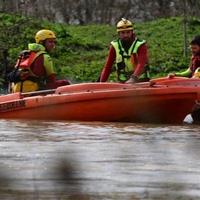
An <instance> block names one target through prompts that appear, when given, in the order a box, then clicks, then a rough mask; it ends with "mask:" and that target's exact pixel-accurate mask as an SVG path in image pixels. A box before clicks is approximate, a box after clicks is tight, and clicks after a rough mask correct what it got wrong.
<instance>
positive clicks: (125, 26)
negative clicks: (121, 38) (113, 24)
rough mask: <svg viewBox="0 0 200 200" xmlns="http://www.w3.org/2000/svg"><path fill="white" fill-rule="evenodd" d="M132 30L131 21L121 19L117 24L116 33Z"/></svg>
mask: <svg viewBox="0 0 200 200" xmlns="http://www.w3.org/2000/svg"><path fill="white" fill-rule="evenodd" d="M129 30H133V24H132V22H131V21H129V20H127V19H125V18H122V19H121V20H120V21H119V22H118V23H117V32H120V31H129Z"/></svg>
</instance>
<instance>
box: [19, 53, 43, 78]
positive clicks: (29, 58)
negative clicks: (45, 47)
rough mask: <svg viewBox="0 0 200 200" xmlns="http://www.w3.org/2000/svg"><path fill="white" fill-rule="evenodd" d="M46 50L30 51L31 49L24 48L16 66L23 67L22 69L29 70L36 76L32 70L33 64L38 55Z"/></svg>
mask: <svg viewBox="0 0 200 200" xmlns="http://www.w3.org/2000/svg"><path fill="white" fill-rule="evenodd" d="M45 53H46V52H45V51H38V52H35V51H30V50H24V51H22V52H21V53H20V55H19V58H18V60H17V62H16V65H15V68H17V69H22V70H29V71H30V73H31V75H32V76H36V75H35V74H33V72H32V71H31V65H32V64H33V62H34V61H35V60H36V58H37V57H38V56H40V55H41V54H45Z"/></svg>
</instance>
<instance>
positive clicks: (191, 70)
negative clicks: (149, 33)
mask: <svg viewBox="0 0 200 200" xmlns="http://www.w3.org/2000/svg"><path fill="white" fill-rule="evenodd" d="M190 49H191V52H192V57H191V62H190V66H189V67H188V69H186V70H185V71H183V72H177V73H170V74H169V78H173V77H175V76H182V77H189V78H200V35H197V36H195V37H194V38H193V39H192V41H191V42H190Z"/></svg>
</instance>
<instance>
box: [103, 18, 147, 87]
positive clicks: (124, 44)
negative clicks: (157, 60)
mask: <svg viewBox="0 0 200 200" xmlns="http://www.w3.org/2000/svg"><path fill="white" fill-rule="evenodd" d="M117 33H118V39H117V40H114V41H112V42H111V45H110V49H109V54H108V57H107V61H106V64H105V65H104V68H103V70H102V72H101V75H100V82H105V81H107V80H108V78H109V75H110V74H111V72H112V67H113V65H114V64H115V70H116V74H117V79H118V81H119V82H122V83H135V82H139V81H149V74H148V71H147V63H148V55H147V45H146V41H145V40H139V39H138V38H137V37H136V35H135V33H134V31H133V24H132V22H131V21H129V20H127V19H124V18H122V19H121V20H120V21H119V22H118V23H117Z"/></svg>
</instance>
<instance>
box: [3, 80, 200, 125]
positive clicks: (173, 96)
mask: <svg viewBox="0 0 200 200" xmlns="http://www.w3.org/2000/svg"><path fill="white" fill-rule="evenodd" d="M199 83H200V82H199ZM49 93H51V94H49ZM199 94H200V88H199V87H197V86H188V87H184V86H180V85H178V86H177V85H164V84H163V85H162V84H160V83H158V84H157V83H156V84H152V85H151V83H150V84H149V83H145V84H134V85H131V84H120V83H83V84H74V85H69V86H63V87H59V88H57V89H56V90H50V91H36V92H32V93H31V92H30V93H14V94H8V95H3V96H0V118H4V119H38V120H75V121H104V122H142V123H182V121H183V119H184V118H185V116H186V115H187V114H188V113H190V112H191V110H192V108H193V106H194V105H195V101H196V100H197V99H198V97H199Z"/></svg>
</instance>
